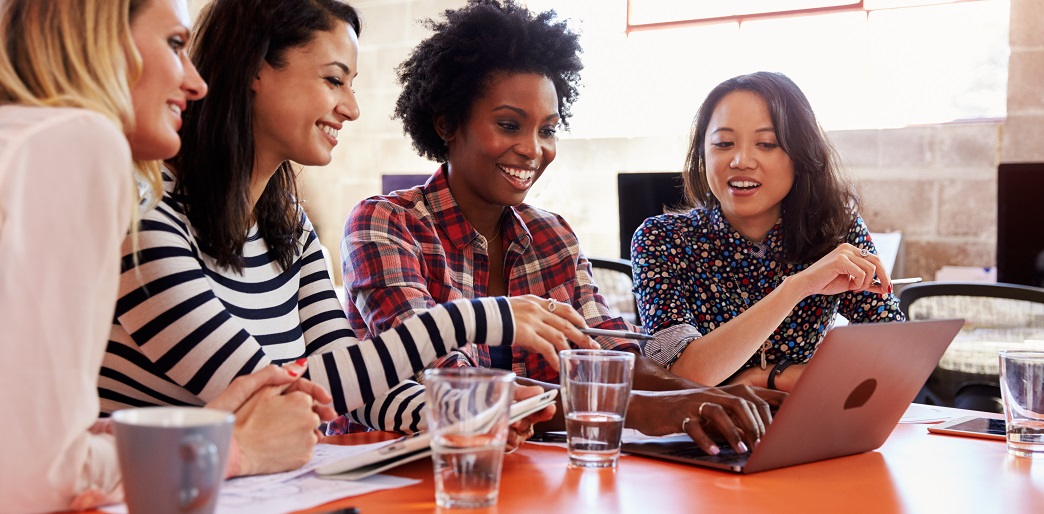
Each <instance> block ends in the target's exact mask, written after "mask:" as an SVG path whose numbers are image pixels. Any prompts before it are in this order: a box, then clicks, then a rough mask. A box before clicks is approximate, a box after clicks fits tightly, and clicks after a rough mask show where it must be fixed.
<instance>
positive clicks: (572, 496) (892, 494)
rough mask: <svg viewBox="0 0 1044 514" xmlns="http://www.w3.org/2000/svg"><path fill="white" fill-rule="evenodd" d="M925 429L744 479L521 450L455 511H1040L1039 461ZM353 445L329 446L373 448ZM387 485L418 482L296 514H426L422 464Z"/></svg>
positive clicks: (1043, 475) (429, 490) (429, 494)
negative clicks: (490, 498)
mask: <svg viewBox="0 0 1044 514" xmlns="http://www.w3.org/2000/svg"><path fill="white" fill-rule="evenodd" d="M946 410H947V411H948V412H952V413H955V414H976V413H971V412H968V411H958V410H956V409H946ZM927 426H928V425H925V424H900V425H898V426H897V427H896V429H895V431H894V432H893V433H892V435H891V437H889V439H888V441H886V442H885V444H884V446H882V447H881V448H880V449H878V450H877V451H874V452H868V453H864V454H860V455H854V456H850V457H843V458H839V459H831V460H827V461H821V462H815V463H811V464H804V465H800V466H794V467H790V468H784V469H777V470H773V471H765V472H762V473H756V474H753V475H745V476H744V475H735V474H731V473H726V472H722V471H714V470H708V469H700V468H695V467H690V466H684V465H679V464H673V463H669V462H664V461H658V460H654V459H648V458H645V457H639V456H634V455H626V454H625V455H623V456H622V457H621V459H620V463H619V466H618V468H617V469H616V470H615V471H613V470H580V469H570V468H568V467H567V465H566V462H567V457H566V452H565V450H564V449H561V448H557V447H549V446H538V445H534V444H529V445H526V446H523V447H522V448H521V449H520V450H519V451H517V452H515V453H514V454H511V455H506V456H505V457H504V471H503V478H502V482H501V488H500V499H499V502H498V504H497V506H496V507H494V508H490V509H478V510H457V511H454V512H461V513H464V512H467V513H469V514H470V513H476V514H479V513H482V514H485V513H494V512H495V513H515V512H518V513H523V512H524V513H536V514H551V513H560V512H561V513H580V512H597V513H612V512H621V513H632V512H633V513H641V514H644V513H669V512H744V513H746V512H766V513H772V514H779V513H786V512H800V513H814V512H846V513H848V512H873V513H880V512H911V513H919V512H929V513H962V512H968V513H975V514H982V513H990V512H1005V513H1015V512H1044V461H1042V462H1037V463H1036V466H1034V465H1033V463H1032V462H1031V461H1029V460H1026V459H1016V458H1014V457H1010V456H1008V454H1007V452H1006V450H1005V444H1004V442H1002V441H989V440H984V439H974V438H967V437H955V436H944V435H934V434H928V432H927ZM360 435H362V434H356V435H351V436H343V437H346V438H348V439H347V440H345V439H342V440H341V441H339V442H348V441H352V442H356V443H363V442H374V441H375V440H377V439H374V438H375V437H382V435H378V434H365V435H363V436H364V437H363V438H360V437H359V436H360ZM390 474H393V475H397V476H404V477H410V478H417V479H420V480H422V481H423V483H421V484H419V485H415V486H411V487H406V488H401V489H393V490H389V491H381V492H377V493H372V494H368V495H364V496H357V497H353V498H346V499H344V500H340V501H337V502H333V503H330V504H327V505H325V506H323V507H321V508H317V509H312V510H308V511H303V512H309V513H319V512H325V511H328V510H331V509H336V508H342V507H353V506H354V507H358V508H360V509H361V511H362V514H376V513H385V512H396V513H400V512H401V513H410V512H431V511H432V510H435V493H434V483H433V478H432V467H431V460H430V459H423V460H420V461H416V462H413V463H410V464H406V465H404V466H402V467H400V468H397V469H395V470H393V471H392V472H391V473H390Z"/></svg>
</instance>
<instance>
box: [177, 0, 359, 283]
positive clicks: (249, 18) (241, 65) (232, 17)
mask: <svg viewBox="0 0 1044 514" xmlns="http://www.w3.org/2000/svg"><path fill="white" fill-rule="evenodd" d="M339 21H341V22H345V23H348V24H349V25H351V27H352V29H354V30H355V33H356V34H358V33H359V31H360V30H359V29H360V27H359V16H358V14H357V13H356V11H355V9H354V8H352V6H350V5H348V4H347V3H346V2H344V1H343V0H214V1H213V2H211V3H210V4H208V5H207V6H206V7H204V8H203V10H202V11H201V12H200V17H199V20H197V21H196V26H195V28H194V30H193V32H194V34H193V37H192V44H191V45H190V47H189V48H190V49H191V57H192V62H193V63H194V64H195V65H196V69H198V70H199V74H200V76H202V77H203V80H205V81H206V82H207V84H208V85H209V87H210V92H209V93H208V94H207V96H206V97H205V98H203V99H202V100H199V101H196V102H190V103H189V105H188V108H187V109H186V110H185V112H184V115H183V119H184V120H185V121H184V125H183V126H182V128H181V141H182V144H181V152H179V153H178V155H177V156H176V157H174V158H173V159H170V160H168V161H167V164H168V165H169V166H170V167H171V168H173V169H174V170H175V172H176V174H177V180H176V182H175V191H176V192H177V193H179V194H181V195H183V196H184V198H185V203H186V206H187V215H188V218H189V221H191V222H192V226H193V227H194V228H195V229H196V231H197V235H198V238H197V240H198V241H199V243H200V246H201V247H202V248H203V250H204V251H205V252H207V253H208V254H210V255H211V256H213V257H214V258H215V260H217V263H218V264H219V265H221V266H225V267H229V268H232V269H234V270H236V271H239V272H242V270H243V267H244V259H243V247H244V245H246V238H247V229H248V228H249V227H250V216H251V206H250V183H251V179H252V177H253V167H254V151H255V144H254V131H253V119H254V118H253V105H252V101H253V92H252V91H251V85H252V84H253V81H254V77H255V76H256V75H257V73H258V70H260V69H261V65H262V64H263V63H265V62H267V63H268V64H269V65H271V66H272V67H275V68H282V67H283V66H286V62H285V60H284V57H285V55H286V52H287V51H288V50H290V49H292V48H297V47H301V46H304V45H307V44H308V43H310V42H311V41H312V40H314V39H315V36H316V34H317V33H318V32H321V31H328V30H331V29H333V28H334V27H335V26H336V24H337V23H338V22H339ZM253 214H254V216H255V218H256V220H257V225H258V232H259V233H260V235H261V237H263V238H264V240H265V243H267V244H268V247H269V251H270V252H272V253H274V254H275V256H276V257H277V260H278V261H279V264H280V265H282V267H283V269H288V268H289V267H290V265H291V264H292V263H293V259H294V257H295V255H297V253H298V252H299V251H300V248H298V246H299V245H298V240H299V239H300V237H301V234H303V233H304V227H303V226H302V224H301V213H300V211H299V210H298V204H297V182H296V179H295V172H294V169H293V168H292V167H291V166H290V163H289V162H283V163H282V164H280V165H279V169H278V170H276V172H275V174H274V175H272V178H271V179H269V181H268V185H267V186H266V187H265V190H264V192H263V193H262V194H261V197H260V198H258V200H257V204H256V205H255V206H254V207H253Z"/></svg>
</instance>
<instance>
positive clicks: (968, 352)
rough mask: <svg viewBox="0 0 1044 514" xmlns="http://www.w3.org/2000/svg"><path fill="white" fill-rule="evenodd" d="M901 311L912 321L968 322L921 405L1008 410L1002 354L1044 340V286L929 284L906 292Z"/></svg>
mask: <svg viewBox="0 0 1044 514" xmlns="http://www.w3.org/2000/svg"><path fill="white" fill-rule="evenodd" d="M899 307H900V309H902V311H903V312H904V313H906V317H907V318H908V319H910V320H918V319H941V318H964V319H965V324H964V328H962V329H961V332H960V333H959V334H958V335H957V337H956V338H955V339H954V342H953V343H952V344H951V345H950V348H949V349H948V350H947V351H946V354H945V355H944V356H943V358H942V359H941V360H940V361H939V365H938V366H937V367H936V368H935V371H933V372H932V374H931V376H930V377H929V378H928V381H927V383H925V386H924V388H923V389H922V390H921V393H920V394H919V395H918V398H917V400H915V401H917V402H919V403H927V404H933V405H944V406H949V407H957V408H961V409H970V410H981V411H987V412H1003V411H1004V409H1003V404H1002V403H1001V396H1000V382H999V377H998V375H999V364H998V358H997V352H998V351H999V350H1007V349H1026V348H1028V347H1034V343H1033V341H1044V289H1042V288H1037V287H1030V286H1022V285H1015V284H991V283H978V282H925V283H922V284H913V285H910V286H907V287H905V288H904V289H903V290H902V291H900V293H899ZM1037 347H1039V344H1038V345H1037Z"/></svg>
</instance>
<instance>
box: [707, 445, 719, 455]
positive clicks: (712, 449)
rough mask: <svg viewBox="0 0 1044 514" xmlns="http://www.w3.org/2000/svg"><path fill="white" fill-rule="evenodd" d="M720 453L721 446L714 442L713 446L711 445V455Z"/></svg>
mask: <svg viewBox="0 0 1044 514" xmlns="http://www.w3.org/2000/svg"><path fill="white" fill-rule="evenodd" d="M719 453H721V448H718V446H717V445H714V444H712V445H711V447H710V454H711V455H717V454H719Z"/></svg>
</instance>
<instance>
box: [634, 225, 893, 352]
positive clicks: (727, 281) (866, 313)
mask: <svg viewBox="0 0 1044 514" xmlns="http://www.w3.org/2000/svg"><path fill="white" fill-rule="evenodd" d="M846 242H848V243H850V244H852V245H853V246H856V247H858V248H865V249H867V250H869V251H870V252H873V253H875V254H876V253H877V251H876V249H875V247H874V244H873V242H872V241H871V240H870V233H869V231H868V230H867V228H866V224H865V223H864V222H863V219H862V218H861V217H859V216H855V219H854V221H853V223H852V227H851V230H850V231H849V233H848V237H847V239H846ZM782 253H783V237H782V233H781V227H780V223H779V221H777V222H776V225H775V226H773V227H772V229H771V230H769V232H768V234H767V235H766V236H765V239H764V240H763V241H761V242H760V243H757V242H751V241H748V240H747V239H746V238H744V237H743V236H742V235H740V234H739V232H737V231H736V230H735V229H734V228H732V226H731V225H729V222H728V221H727V220H726V219H725V216H723V215H722V213H721V210H720V208H714V209H694V210H691V211H689V212H687V213H684V214H664V215H661V216H655V217H652V218H649V219H648V220H646V221H645V223H643V224H642V226H641V227H639V228H638V231H637V232H635V234H634V238H633V239H632V240H631V259H632V266H633V268H634V294H635V296H636V297H637V300H638V311H639V313H640V315H641V319H642V322H643V323H644V324H645V326H646V327H648V328H650V329H651V330H653V332H654V333H655V335H656V340H655V341H650V342H649V344H648V345H646V347H645V353H646V355H648V356H649V357H650V358H652V359H653V360H656V361H657V362H659V363H661V364H663V365H665V366H669V365H671V364H673V363H674V361H676V360H677V359H678V356H679V355H681V353H682V351H683V350H684V349H685V348H686V347H687V346H688V344H689V343H691V342H692V341H693V340H695V339H696V338H698V337H700V336H701V335H703V334H707V333H710V331H712V330H714V329H715V328H717V327H719V326H721V325H723V324H725V323H727V322H728V321H729V320H731V319H733V318H735V317H737V316H739V315H740V314H741V313H743V312H744V311H746V310H747V309H749V308H750V307H751V306H752V305H754V304H755V303H757V302H758V301H759V300H761V299H762V298H764V297H765V296H766V295H768V294H769V293H771V292H772V290H773V289H775V288H776V287H778V286H779V284H780V283H782V282H783V279H784V278H785V277H788V276H791V275H795V274H797V273H798V272H800V271H802V270H804V269H806V268H808V267H809V266H810V265H812V264H813V263H811V262H807V263H796V264H789V263H787V262H786V261H785V260H783V259H782ZM837 313H840V314H841V315H842V316H844V317H845V318H847V319H848V320H849V321H851V322H853V323H870V322H880V321H902V320H904V319H905V318H904V316H903V314H902V312H901V311H900V310H899V301H898V300H897V299H896V297H895V296H894V295H878V294H874V293H869V292H865V291H861V292H845V293H841V294H837V295H812V296H809V297H807V298H805V299H803V300H801V302H800V303H798V304H797V306H796V307H795V308H794V310H793V311H791V313H790V315H788V316H787V318H786V319H784V320H783V323H781V324H780V325H779V328H777V329H776V331H775V332H773V333H772V336H771V337H770V338H769V340H768V342H767V344H765V346H764V348H765V358H766V361H767V362H769V363H773V362H778V361H780V360H782V359H784V358H787V359H790V360H792V361H795V362H798V363H804V362H807V361H808V360H809V358H811V357H812V353H813V352H814V351H815V349H816V347H817V346H819V343H820V342H821V341H822V340H823V336H824V334H825V333H826V331H827V330H828V329H829V328H830V326H831V325H832V324H833V321H834V315H835V314H837ZM760 364H761V352H760V351H758V352H755V353H754V355H752V356H751V357H750V359H748V360H747V362H746V363H745V364H744V365H743V367H742V368H741V370H743V369H746V368H749V367H751V366H759V365H760Z"/></svg>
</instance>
